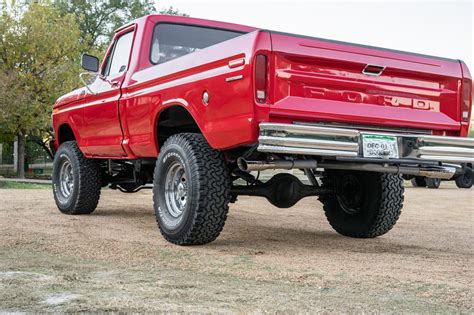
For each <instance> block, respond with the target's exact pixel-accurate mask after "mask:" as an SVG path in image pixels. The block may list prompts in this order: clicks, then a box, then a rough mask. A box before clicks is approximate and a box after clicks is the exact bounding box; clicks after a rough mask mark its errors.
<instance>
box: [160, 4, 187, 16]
mask: <svg viewBox="0 0 474 315" xmlns="http://www.w3.org/2000/svg"><path fill="white" fill-rule="evenodd" d="M160 14H167V15H179V16H189V15H188V14H186V13H183V12H181V11H179V10H178V9H175V8H173V6H170V7H169V8H164V9H161V10H160Z"/></svg>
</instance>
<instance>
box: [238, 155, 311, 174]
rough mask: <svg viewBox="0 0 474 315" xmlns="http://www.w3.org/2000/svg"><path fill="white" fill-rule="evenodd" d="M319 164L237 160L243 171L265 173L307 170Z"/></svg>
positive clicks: (294, 161)
mask: <svg viewBox="0 0 474 315" xmlns="http://www.w3.org/2000/svg"><path fill="white" fill-rule="evenodd" d="M317 165H318V163H317V162H316V161H315V160H292V161H290V160H276V161H269V162H267V161H247V160H245V159H244V158H242V157H239V158H238V159H237V166H238V167H239V169H241V170H242V171H246V172H251V171H264V170H276V169H281V170H291V169H293V168H298V169H305V168H316V167H317Z"/></svg>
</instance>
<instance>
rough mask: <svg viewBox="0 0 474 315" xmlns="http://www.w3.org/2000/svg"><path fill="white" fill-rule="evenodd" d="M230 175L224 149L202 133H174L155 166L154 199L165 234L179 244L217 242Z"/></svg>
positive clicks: (225, 205)
mask: <svg viewBox="0 0 474 315" xmlns="http://www.w3.org/2000/svg"><path fill="white" fill-rule="evenodd" d="M230 187H231V179H230V174H229V171H228V168H227V165H226V162H225V160H224V157H223V155H222V153H220V152H218V151H215V150H213V149H212V148H211V147H210V146H209V144H208V143H207V141H206V140H205V139H204V137H203V136H202V135H201V134H194V133H181V134H177V135H174V136H171V137H170V138H168V140H166V142H165V143H164V145H163V146H162V147H161V149H160V155H159V156H158V160H157V162H156V166H155V174H154V186H153V201H154V208H155V215H156V220H157V222H158V226H159V228H160V231H161V234H162V235H163V237H164V238H165V239H166V240H168V241H169V242H171V243H174V244H178V245H200V244H206V243H209V242H212V241H214V240H215V239H216V238H217V237H218V236H219V234H220V232H221V231H222V229H223V227H224V224H225V220H226V218H227V212H228V209H229V206H228V204H229V202H230Z"/></svg>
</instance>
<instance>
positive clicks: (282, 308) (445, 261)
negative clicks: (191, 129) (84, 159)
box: [0, 182, 474, 313]
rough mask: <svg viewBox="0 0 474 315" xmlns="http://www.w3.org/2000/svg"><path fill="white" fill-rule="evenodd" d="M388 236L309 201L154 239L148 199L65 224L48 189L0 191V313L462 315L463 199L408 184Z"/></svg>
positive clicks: (469, 212)
mask: <svg viewBox="0 0 474 315" xmlns="http://www.w3.org/2000/svg"><path fill="white" fill-rule="evenodd" d="M405 200H406V201H405V207H404V210H403V213H402V216H401V218H400V220H399V222H398V224H397V225H396V226H395V228H394V229H393V230H392V231H391V232H389V233H388V234H387V235H385V236H382V237H379V238H377V239H371V240H361V239H351V238H347V237H343V236H340V235H338V234H336V233H335V232H334V231H332V230H331V228H330V226H329V224H328V223H327V222H326V219H325V217H324V213H323V211H322V207H321V205H320V203H319V202H318V201H317V200H316V199H315V198H307V199H304V200H302V201H300V202H299V203H298V204H297V205H296V206H295V207H293V208H290V209H277V208H274V207H273V206H271V205H270V204H269V203H268V202H267V201H266V200H264V199H258V198H250V197H248V198H245V197H241V198H239V201H238V202H237V203H236V204H233V205H232V206H231V209H230V214H229V218H228V220H227V223H226V226H225V228H224V231H223V233H222V234H221V236H220V237H219V239H218V240H217V241H215V242H213V243H211V244H209V245H206V246H199V247H178V246H175V245H172V244H169V243H167V242H166V241H164V240H163V238H162V237H161V235H160V233H159V231H158V229H157V227H156V223H155V219H154V213H153V208H152V202H151V192H150V191H145V192H139V193H137V194H122V193H120V192H117V191H112V190H104V191H103V194H102V199H101V202H100V204H99V207H98V209H97V210H96V212H94V213H93V214H92V215H90V216H66V215H62V214H60V213H59V212H58V210H57V209H56V207H55V205H54V202H53V198H52V194H51V191H50V190H49V189H46V190H45V189H42V190H40V189H32V190H24V189H2V190H0V235H1V239H0V312H5V311H7V312H10V311H14V312H17V311H19V312H21V311H39V312H43V311H52V312H64V311H69V312H77V311H123V312H131V311H133V312H142V311H168V312H185V311H192V312H206V313H216V312H218V313H235V312H237V313H243V312H245V313H246V312H253V313H261V312H282V313H283V312H284V313H286V312H311V313H312V312H314V311H322V312H342V311H343V312H380V311H382V312H384V313H386V312H392V313H398V312H422V313H432V312H449V313H451V312H464V313H472V312H473V310H474V304H473V279H474V277H473V276H474V272H473V270H474V265H473V262H474V261H473V260H474V259H473V258H474V256H473V254H474V252H473V235H474V234H473V223H474V220H473V219H474V217H473V213H474V190H473V189H471V190H462V189H457V188H455V186H454V185H453V184H452V183H446V182H443V183H442V187H441V188H440V189H439V190H430V189H426V188H411V187H409V188H407V190H406V197H405Z"/></svg>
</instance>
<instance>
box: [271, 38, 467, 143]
mask: <svg viewBox="0 0 474 315" xmlns="http://www.w3.org/2000/svg"><path fill="white" fill-rule="evenodd" d="M271 38H272V47H273V60H272V68H274V71H275V76H274V78H273V80H274V81H273V82H272V83H273V84H272V86H273V87H274V88H273V95H272V99H273V102H272V103H273V105H271V106H270V116H271V117H272V118H273V119H274V120H278V119H282V118H283V117H286V118H290V119H292V120H295V121H311V122H340V123H350V124H360V125H375V126H384V127H388V126H391V127H407V128H414V129H423V130H439V131H450V132H449V134H452V135H456V134H457V133H458V132H459V129H460V115H461V114H460V86H461V80H462V72H461V66H460V63H459V61H457V60H451V59H444V58H438V57H430V56H424V55H418V54H411V53H405V52H399V51H393V50H386V49H381V48H374V47H368V46H361V45H354V44H348V43H342V42H336V41H328V40H322V39H315V38H309V37H299V36H296V35H290V34H283V33H276V32H272V33H271ZM364 69H365V71H364ZM363 72H365V73H363ZM286 120H287V119H286Z"/></svg>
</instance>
